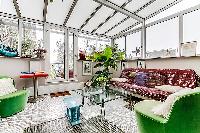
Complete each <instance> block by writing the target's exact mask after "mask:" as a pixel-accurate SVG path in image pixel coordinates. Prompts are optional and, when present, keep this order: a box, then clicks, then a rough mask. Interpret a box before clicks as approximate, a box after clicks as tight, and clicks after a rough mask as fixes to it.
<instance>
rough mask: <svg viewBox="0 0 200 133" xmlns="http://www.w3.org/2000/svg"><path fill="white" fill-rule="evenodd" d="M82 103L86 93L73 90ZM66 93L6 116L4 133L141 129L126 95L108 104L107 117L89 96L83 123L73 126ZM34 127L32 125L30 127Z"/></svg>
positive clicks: (1, 126)
mask: <svg viewBox="0 0 200 133" xmlns="http://www.w3.org/2000/svg"><path fill="white" fill-rule="evenodd" d="M70 94H71V95H72V96H74V97H76V100H77V102H78V103H81V102H82V96H81V95H79V94H77V93H76V92H70ZM62 101H63V97H53V98H51V97H50V96H46V97H45V98H44V99H42V100H40V101H38V102H37V103H36V104H33V103H28V105H27V107H26V109H25V110H24V111H22V112H20V113H18V114H17V115H14V116H12V117H9V118H6V119H2V121H1V123H0V133H23V132H24V130H25V129H27V130H26V132H27V133H99V132H101V133H121V132H124V133H137V125H136V121H135V114H134V112H133V111H131V110H130V109H128V108H126V107H125V106H126V105H127V104H128V103H127V102H126V101H124V99H122V98H120V99H117V100H113V101H110V102H108V103H106V104H105V112H106V115H105V117H101V116H100V110H101V107H100V106H99V105H90V103H89V100H86V101H85V102H86V104H85V105H84V106H83V107H81V114H82V124H81V125H79V126H75V127H72V126H70V125H69V123H68V122H67V118H66V117H65V114H64V112H65V106H64V104H63V102H62ZM30 127H31V128H30Z"/></svg>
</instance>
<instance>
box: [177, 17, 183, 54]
mask: <svg viewBox="0 0 200 133" xmlns="http://www.w3.org/2000/svg"><path fill="white" fill-rule="evenodd" d="M182 42H183V15H182V14H181V15H180V16H179V47H178V56H181V43H182Z"/></svg>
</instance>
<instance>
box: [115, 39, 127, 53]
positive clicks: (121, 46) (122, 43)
mask: <svg viewBox="0 0 200 133" xmlns="http://www.w3.org/2000/svg"><path fill="white" fill-rule="evenodd" d="M115 44H118V48H119V49H120V50H121V51H125V37H121V38H118V39H116V40H115Z"/></svg>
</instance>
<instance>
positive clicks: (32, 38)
mask: <svg viewBox="0 0 200 133" xmlns="http://www.w3.org/2000/svg"><path fill="white" fill-rule="evenodd" d="M22 32H23V39H22V56H26V57H27V56H28V57H29V56H33V51H34V49H38V48H43V26H42V25H37V24H33V23H28V22H23V30H22Z"/></svg>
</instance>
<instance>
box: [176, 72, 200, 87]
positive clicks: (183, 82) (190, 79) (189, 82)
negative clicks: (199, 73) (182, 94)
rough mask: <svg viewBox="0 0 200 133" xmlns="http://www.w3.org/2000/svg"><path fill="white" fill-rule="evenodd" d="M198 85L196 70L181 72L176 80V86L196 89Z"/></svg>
mask: <svg viewBox="0 0 200 133" xmlns="http://www.w3.org/2000/svg"><path fill="white" fill-rule="evenodd" d="M196 83H197V78H196V74H195V72H194V70H179V71H178V73H177V76H176V77H175V79H174V85H176V86H181V87H184V88H187V87H188V88H194V87H195V86H196Z"/></svg>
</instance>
